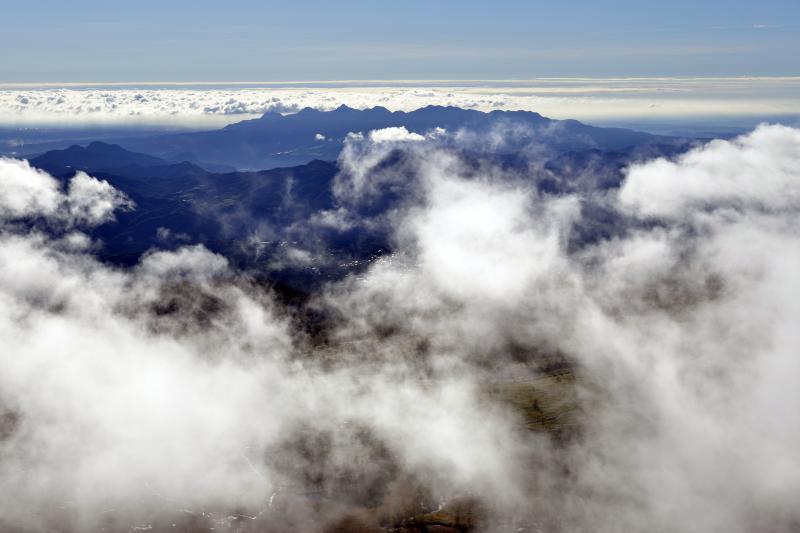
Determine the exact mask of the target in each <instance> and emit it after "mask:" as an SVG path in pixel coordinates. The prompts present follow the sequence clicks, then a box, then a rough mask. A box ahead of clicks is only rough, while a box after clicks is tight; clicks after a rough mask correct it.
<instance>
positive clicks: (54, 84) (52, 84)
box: [0, 75, 800, 89]
mask: <svg viewBox="0 0 800 533" xmlns="http://www.w3.org/2000/svg"><path fill="white" fill-rule="evenodd" d="M553 81H573V82H601V81H607V82H624V81H800V75H796V76H750V75H737V76H605V77H586V76H576V77H566V76H554V77H545V76H543V77H536V78H500V79H347V80H305V81H303V80H282V81H264V80H261V81H255V80H252V81H246V80H245V81H238V80H237V81H207V80H194V81H174V80H172V81H94V82H92V81H80V82H75V81H63V82H62V81H42V82H37V81H19V82H17V81H14V82H11V81H9V82H0V88H3V89H10V88H36V87H48V88H59V87H61V88H70V87H126V86H136V85H141V86H153V87H156V86H167V87H168V86H193V85H194V86H213V85H238V86H248V85H265V86H268V85H278V86H291V85H313V84H358V83H363V84H403V85H407V84H432V83H531V82H553Z"/></svg>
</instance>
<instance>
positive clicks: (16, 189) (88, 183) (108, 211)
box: [0, 158, 133, 226]
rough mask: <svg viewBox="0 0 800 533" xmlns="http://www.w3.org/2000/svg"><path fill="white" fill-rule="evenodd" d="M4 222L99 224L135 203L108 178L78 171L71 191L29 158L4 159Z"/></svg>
mask: <svg viewBox="0 0 800 533" xmlns="http://www.w3.org/2000/svg"><path fill="white" fill-rule="evenodd" d="M0 176H3V179H2V180H0V221H2V220H3V219H5V220H12V221H13V220H16V219H22V218H34V217H41V218H44V219H47V220H49V221H50V222H57V223H60V224H65V225H67V226H76V225H77V226H96V225H99V224H102V223H105V222H109V221H111V220H113V219H114V214H113V213H114V211H115V210H117V209H128V208H130V207H132V206H133V203H132V202H131V201H130V199H128V198H127V197H126V196H125V195H124V194H122V193H120V192H119V191H117V190H116V189H114V188H113V187H111V185H109V184H108V183H107V182H105V181H101V180H97V179H95V178H93V177H91V176H89V175H87V174H86V173H84V172H77V173H76V174H75V176H73V177H72V178H71V179H70V181H69V185H68V190H67V193H66V194H64V193H63V192H62V191H61V185H60V183H59V182H58V181H56V180H55V179H54V178H53V177H52V176H50V175H48V174H47V173H45V172H43V171H41V170H38V169H36V168H33V167H31V166H30V164H29V163H28V162H27V161H20V160H15V159H5V158H2V159H0Z"/></svg>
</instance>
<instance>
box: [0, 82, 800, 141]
mask: <svg viewBox="0 0 800 533" xmlns="http://www.w3.org/2000/svg"><path fill="white" fill-rule="evenodd" d="M797 84H798V80H797V79H796V78H736V79H724V78H719V79H714V78H708V79H700V78H674V79H665V78H654V79H647V78H640V79H597V80H586V79H583V80H581V79H575V80H563V79H561V80H558V79H540V80H531V81H522V82H460V83H453V82H441V83H438V84H437V83H431V84H427V85H426V84H421V83H420V82H413V83H411V82H405V83H397V84H395V85H388V86H387V85H382V86H375V85H374V84H362V85H360V86H359V85H358V84H349V85H348V84H338V85H336V86H333V87H314V86H302V87H291V86H287V85H286V84H275V85H273V86H269V85H266V86H262V87H259V86H257V85H256V86H247V85H241V86H234V87H228V88H220V87H213V86H211V87H210V86H207V85H201V86H198V87H179V86H178V87H171V86H166V87H153V86H148V85H146V84H145V85H144V86H142V87H140V88H127V87H113V86H111V87H99V88H98V87H72V88H64V87H30V88H24V87H7V88H0V123H3V124H8V125H30V124H55V125H62V126H63V125H70V124H72V125H80V124H87V123H88V124H112V125H113V124H123V125H126V126H128V125H130V124H140V125H141V124H144V125H148V124H149V125H160V126H165V127H170V128H174V127H190V128H198V127H221V126H223V125H225V124H229V123H232V122H236V121H239V120H242V119H246V118H253V117H256V116H259V115H261V114H263V113H267V112H277V113H284V114H287V113H296V112H298V111H300V110H301V109H304V108H306V107H311V108H314V109H319V110H323V111H330V110H333V109H336V108H337V107H339V106H340V105H342V104H345V105H348V106H350V107H353V108H356V109H364V108H371V107H375V106H383V107H386V108H388V109H390V110H392V111H411V110H414V109H418V108H421V107H424V106H427V105H444V106H457V107H461V108H464V109H476V110H480V111H493V110H528V111H537V112H539V113H542V114H543V115H545V116H549V117H552V118H561V119H566V118H574V119H579V120H587V121H593V120H594V121H597V120H621V119H639V120H641V119H647V120H653V119H658V120H664V121H672V120H674V119H675V117H684V118H686V117H689V118H691V117H752V116H754V115H761V116H777V115H796V114H798V113H800V109H798V107H797V102H796V98H794V94H795V93H796V91H797ZM732 85H733V86H734V87H735V91H732V90H731V86H732ZM18 137H19V135H18V134H17V135H15V136H13V137H9V139H7V140H6V142H7V143H9V147H13V145H18V144H19V142H20V140H19V139H18Z"/></svg>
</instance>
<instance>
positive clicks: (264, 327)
mask: <svg viewBox="0 0 800 533" xmlns="http://www.w3.org/2000/svg"><path fill="white" fill-rule="evenodd" d="M797 134H798V133H797V131H796V130H790V129H785V128H762V129H760V130H759V131H758V132H756V133H754V134H753V135H751V136H749V137H745V138H741V139H738V140H736V141H734V142H730V143H714V144H711V145H709V146H707V147H705V148H703V149H700V150H698V151H696V152H694V153H693V154H690V155H687V156H686V157H685V158H683V159H681V160H680V161H678V162H677V163H668V162H664V161H660V162H651V163H649V164H647V165H644V166H642V167H635V168H633V169H631V170H630V172H629V175H628V181H627V182H626V185H625V188H623V189H622V191H621V192H620V193H619V198H617V199H616V200H617V202H614V203H613V205H623V206H626V209H627V208H630V207H631V206H636V207H637V208H636V209H633V210H632V211H631V212H629V213H628V214H629V215H630V216H631V217H634V218H635V219H637V220H635V222H636V224H634V225H633V227H631V228H628V230H627V231H624V232H621V233H620V234H619V236H618V237H616V238H614V239H611V240H606V241H601V242H599V243H597V244H589V245H586V246H584V247H583V248H581V249H579V250H571V249H570V248H569V247H568V246H567V242H568V239H567V237H568V236H569V235H570V233H571V231H572V230H573V228H574V224H575V222H576V220H577V219H578V217H579V216H580V212H579V210H578V209H577V208H578V205H579V201H580V200H581V199H579V198H577V197H569V196H567V197H561V198H554V197H550V196H539V195H537V194H536V193H535V192H534V191H533V190H531V189H530V188H529V187H526V186H525V185H524V182H521V181H520V176H518V175H509V174H507V173H505V172H504V171H503V170H502V169H498V168H494V167H485V168H481V169H479V171H477V172H476V171H475V168H474V167H473V166H470V165H464V164H462V162H461V161H460V160H459V159H458V158H457V157H455V156H454V155H453V154H452V153H449V152H448V151H446V150H441V149H439V148H437V147H436V146H435V145H429V144H427V143H419V142H411V143H399V144H397V145H393V146H392V147H387V146H385V145H386V143H375V142H372V141H371V140H369V139H368V138H367V139H365V138H363V136H362V138H360V139H351V140H350V141H349V143H350V152H348V153H347V154H346V157H347V158H348V159H346V160H343V162H345V163H346V164H347V165H349V166H348V167H347V168H345V174H344V175H342V176H340V177H339V178H337V179H341V180H342V182H345V183H346V182H347V181H348V180H350V179H351V178H352V176H355V175H357V176H361V177H362V178H364V180H366V182H368V183H372V181H371V179H372V176H371V174H372V173H373V172H375V166H376V161H379V160H380V157H381V156H382V155H385V154H386V150H387V149H391V148H398V146H399V147H400V148H402V149H403V150H405V152H404V154H403V155H404V158H405V161H406V163H405V165H406V166H404V167H403V169H402V170H403V171H404V172H406V171H412V170H413V172H411V173H407V174H406V175H405V176H406V180H405V182H403V183H404V184H405V186H407V187H409V190H408V191H407V192H408V194H407V195H406V196H405V198H406V199H407V202H406V204H404V205H403V206H402V207H401V208H398V210H397V212H396V213H395V214H394V219H393V221H394V222H395V224H394V226H393V227H394V228H395V230H396V231H395V235H394V239H395V241H394V243H395V245H396V248H395V253H394V254H393V255H392V256H391V257H386V258H383V259H382V260H380V261H377V262H375V263H374V264H373V265H371V266H370V267H369V268H368V269H367V270H366V271H365V272H362V273H360V274H359V275H357V276H353V277H350V278H348V279H346V280H343V281H341V282H338V283H334V284H331V285H329V286H327V287H326V288H325V291H324V294H323V296H321V297H320V298H319V299H318V300H316V301H315V302H314V304H315V309H318V310H322V311H323V312H324V313H325V314H326V316H330V317H332V319H331V320H332V321H331V323H330V324H331V330H330V331H327V332H326V337H325V342H324V343H317V342H311V340H309V339H308V338H307V337H305V336H304V333H303V331H296V330H295V329H294V328H293V327H292V322H291V319H290V318H287V317H285V316H284V315H283V313H282V312H281V310H280V309H281V308H280V307H279V306H277V305H276V304H275V303H274V302H273V301H272V299H271V298H270V296H269V294H268V293H267V292H264V291H262V290H260V289H259V288H258V285H257V284H256V283H254V280H252V279H250V278H248V277H247V276H239V275H237V274H235V273H234V272H232V271H231V270H230V268H229V267H228V265H227V262H226V261H225V260H224V259H223V258H221V257H218V256H215V255H214V254H212V253H210V252H209V251H208V250H205V249H204V248H202V247H189V248H183V249H180V250H178V251H176V252H163V251H154V252H151V253H150V254H148V255H147V256H146V257H145V258H144V259H143V261H142V263H141V264H140V265H139V266H138V267H136V268H134V269H129V270H121V269H113V268H109V267H107V266H104V265H102V264H100V263H98V262H97V261H96V260H94V259H93V258H92V257H91V256H90V255H89V254H88V253H87V249H86V248H85V247H84V245H85V242H83V244H81V241H82V239H80V238H76V237H75V236H74V235H73V236H72V237H69V240H70V241H74V242H75V244H76V246H73V247H71V246H69V245H66V244H65V243H64V242H63V239H56V240H53V239H51V238H48V237H46V236H44V235H43V234H41V233H38V232H29V231H27V230H25V229H23V228H20V227H16V226H12V225H8V226H5V227H3V228H2V229H0V366H2V369H3V372H0V409H2V410H5V411H7V412H9V413H12V414H13V415H14V416H4V417H3V418H2V420H3V422H2V427H0V430H1V431H0V434H2V437H0V439H1V440H0V442H1V443H2V454H0V493H2V494H3V495H4V498H3V499H2V500H0V519H1V520H2V522H3V526H4V527H6V526H8V527H11V528H15V529H22V528H28V529H51V528H56V527H58V528H61V529H63V530H75V531H85V530H89V529H100V528H102V527H106V528H107V529H115V528H116V529H122V530H127V529H130V528H132V527H133V526H134V525H138V526H140V527H148V526H149V525H154V524H157V523H158V522H157V520H158V519H159V518H161V517H163V516H165V515H166V516H168V517H169V519H170V520H174V521H179V522H180V521H181V520H184V521H183V522H181V524H185V523H186V522H185V520H188V519H187V518H186V517H187V516H189V519H190V520H198V521H202V520H212V519H214V520H216V522H213V525H212V522H208V524H209V527H215V528H219V529H221V530H222V529H227V528H229V529H235V528H237V527H238V526H239V523H238V522H226V519H225V517H226V516H228V515H229V513H231V512H234V511H235V512H237V513H240V512H241V513H245V512H246V513H252V514H251V515H250V516H256V517H257V518H256V519H255V520H256V521H255V522H254V525H256V526H258V525H261V524H266V525H268V526H276V527H278V526H282V525H284V522H282V520H285V521H287V522H285V523H286V524H287V527H286V528H285V529H292V528H294V529H295V530H312V529H315V528H319V529H321V528H323V527H325V526H327V525H330V522H328V521H329V520H337V519H339V518H341V517H342V514H343V513H344V512H345V511H343V510H342V509H343V508H345V509H346V508H348V506H349V508H354V507H355V508H358V512H357V513H355V514H354V515H353V516H356V517H364V516H367V515H369V513H371V512H374V513H378V515H376V516H378V517H379V518H376V519H375V520H376V521H375V523H378V524H380V523H391V522H390V520H394V519H396V517H397V516H401V517H406V516H409V513H410V512H411V511H409V509H418V508H419V506H420V505H421V504H420V499H424V495H425V494H429V495H430V499H431V500H432V501H438V500H439V499H442V500H445V501H451V500H452V499H457V498H459V497H460V496H464V495H467V496H468V497H470V498H474V499H476V500H479V501H480V502H481V503H482V504H483V509H484V510H485V512H486V514H487V517H488V518H487V520H488V521H487V524H488V525H487V527H491V526H493V525H496V524H501V525H503V526H505V525H509V527H511V528H514V529H518V528H527V529H530V530H533V529H536V528H540V529H542V530H548V529H550V530H565V531H593V532H606V531H646V530H649V529H652V528H653V527H658V526H660V525H663V524H667V526H666V527H668V528H669V529H670V530H671V531H677V532H690V531H691V532H694V531H730V532H732V533H739V532H741V533H744V532H747V531H754V530H759V531H761V530H771V531H789V530H791V528H792V527H793V526H794V524H796V523H797V522H798V520H800V515H799V514H798V509H797V505H796V494H797V493H798V491H800V459H798V456H797V453H796V450H797V444H798V442H800V424H798V422H797V417H796V416H795V414H796V412H797V409H798V408H800V393H799V392H798V388H797V387H796V383H795V381H796V376H797V375H798V372H800V365H799V363H798V358H797V357H796V352H797V346H798V345H800V333H798V329H797V327H796V321H797V316H798V315H799V314H800V284H798V281H797V272H798V270H799V269H800V237H798V235H800V231H798V229H799V228H798V221H797V217H796V210H794V209H787V208H788V207H792V206H793V205H794V203H793V202H794V200H791V194H793V193H791V194H788V197H789V198H790V200H787V199H786V198H787V194H786V189H785V187H787V186H789V185H787V184H791V183H793V182H794V181H796V179H797V164H798V162H800V154H798V152H797V150H796V147H797V143H798V141H797ZM389 144H391V143H389ZM0 168H6V169H8V170H9V176H10V177H9V178H8V180H9V182H13V183H16V185H15V187H16V189H14V191H15V192H13V194H12V193H8V194H6V196H5V197H4V198H6V197H7V198H12V197H13V198H15V200H14V201H13V202H12V201H10V200H9V201H6V203H5V204H3V205H6V204H7V205H13V206H14V207H13V208H12V207H6V209H7V210H10V209H14V210H16V211H15V212H17V213H24V214H25V216H30V215H32V214H36V213H40V214H41V213H47V212H52V210H53V209H55V210H56V211H58V209H59V208H58V207H56V208H51V207H48V206H49V204H48V203H47V202H44V203H42V204H41V205H39V204H36V203H31V202H32V201H31V200H30V196H31V195H30V193H29V192H30V191H29V189H28V188H27V187H28V186H27V185H24V184H23V185H20V180H19V179H18V178H19V176H17V177H14V176H12V175H11V173H14V172H20V171H22V172H23V173H25V175H27V174H28V173H34V172H35V171H32V170H30V169H25V167H24V166H20V165H19V164H17V163H13V162H12V163H7V164H6V166H5V167H0ZM759 168H760V169H762V171H761V172H757V169H759ZM656 173H657V174H656ZM645 176H649V178H647V179H648V180H653V181H652V182H650V181H644V180H645ZM749 176H758V177H759V179H760V180H761V181H762V182H764V183H766V184H767V191H762V190H758V189H757V188H754V187H751V186H750V184H749V183H746V180H747V179H748V177H749ZM46 178H47V176H43V175H39V176H38V178H34V179H39V182H36V183H38V185H35V187H38V188H37V189H36V190H39V189H41V190H47V188H48V186H47V185H46V184H47V183H49V182H48V181H47V179H46ZM3 179H4V177H3V174H2V173H0V183H1V182H2V181H3ZM374 179H375V180H378V181H380V180H381V179H383V178H382V177H380V176H377V177H375V178H374ZM387 179H388V178H387ZM382 183H389V184H391V185H396V184H398V183H400V182H399V181H391V180H390V181H388V182H382ZM632 183H633V184H637V185H636V187H635V188H633V189H631V188H628V187H631V186H632V185H630V184H632ZM663 183H667V184H671V185H672V186H671V187H667V188H666V189H663V188H662V187H663V185H662V184H663ZM42 184H45V185H42ZM362 185H363V184H362ZM20 187H21V188H22V191H23V192H22V193H20V192H19V190H18V189H19V188H20ZM651 187H652V188H651ZM90 189H91V188H90ZM100 189H102V187H100ZM0 190H2V189H0ZM92 190H94V189H92ZM343 190H344V191H345V193H352V192H353V191H352V188H348V187H345V188H344V189H343ZM655 191H662V192H655ZM56 192H57V195H58V194H60V195H62V196H66V195H64V194H63V193H61V192H59V190H58V189H56ZM106 192H107V191H106ZM104 194H105V193H104ZM658 194H661V195H663V197H664V199H665V200H666V201H667V203H665V204H664V205H666V206H668V207H667V208H663V207H662V206H661V204H658V203H656V202H655V201H654V199H655V198H656V196H657V195H658ZM100 196H103V195H100ZM57 197H58V196H57ZM81 197H83V196H81ZM88 197H90V198H94V197H95V194H94V193H93V194H90V195H88ZM20 198H22V200H19V199H20ZM342 198H344V199H346V200H348V201H350V202H356V203H358V202H369V201H371V196H370V195H368V194H366V195H365V194H360V195H359V194H345V196H343V197H342ZM62 200H63V198H61V197H58V201H57V202H56V203H58V202H60V201H62ZM732 201H733V202H735V203H736V208H737V209H736V210H728V209H722V207H726V206H728V205H729V204H730V203H731V202H732ZM78 205H83V206H84V207H85V208H86V209H87V210H88V211H89V212H90V213H91V212H92V210H93V206H94V205H95V203H94V202H93V201H92V202H87V203H84V204H79V203H76V204H75V206H76V207H75V209H78V207H77V206H78ZM20 206H22V207H20ZM696 206H702V207H703V213H702V216H696V217H694V216H681V215H682V214H686V213H688V212H690V211H692V210H694V209H695V207H696ZM653 215H657V216H661V217H664V220H662V221H661V223H660V224H657V225H653V224H648V223H647V222H649V221H650V220H649V217H651V216H653ZM73 216H75V217H78V216H77V215H76V214H74V215H73ZM330 217H331V219H332V220H333V222H334V223H336V221H337V220H340V219H344V220H347V212H334V213H332V214H330ZM78 218H79V217H78ZM84 218H85V219H92V220H95V219H97V217H95V216H90V215H87V216H85V217H84ZM64 239H66V238H64ZM303 252H304V250H300V251H299V253H297V254H295V257H296V258H300V259H301V260H303V258H306V257H307V255H306V254H304V253H303ZM292 253H294V252H292ZM559 354H561V355H562V356H563V357H565V358H566V361H567V363H568V364H570V365H573V366H574V368H575V371H576V374H575V375H576V379H575V382H574V385H575V387H576V389H577V390H576V391H575V396H576V398H577V399H578V400H576V401H579V402H580V406H581V408H580V409H579V410H578V411H579V412H577V413H576V412H574V411H573V412H572V415H573V416H575V417H576V419H577V421H579V422H580V426H579V429H578V430H577V431H578V432H579V433H578V434H577V435H572V436H571V435H570V434H568V433H565V434H562V435H561V439H560V440H557V441H551V440H549V439H548V438H547V437H546V436H544V435H542V434H538V433H535V432H528V431H524V430H522V429H520V427H521V425H522V423H521V421H520V420H519V419H518V418H516V415H515V414H514V413H513V412H510V411H509V410H508V409H507V408H505V409H504V408H502V407H501V405H498V404H497V403H495V402H493V401H492V398H491V397H489V396H488V395H487V392H486V391H487V389H486V386H487V385H490V386H495V385H509V384H510V385H513V386H532V387H535V386H538V385H536V384H538V383H540V381H537V380H540V378H541V377H542V376H541V374H540V373H539V370H538V369H537V368H538V367H537V364H538V363H539V362H540V361H541V359H540V358H541V357H542V356H543V355H546V356H549V357H557V356H558V355H559ZM570 383H572V382H570ZM545 392H546V391H545ZM565 401H566V400H565ZM535 405H536V404H534V406H529V408H533V409H535ZM15 417H16V418H15ZM420 485H421V488H420ZM417 489H418V490H417ZM359 491H360V492H359ZM365 494H366V495H367V496H374V495H375V494H377V496H375V497H377V498H378V499H379V500H380V503H381V504H385V506H383V507H381V506H377V507H376V506H375V505H372V504H367V503H365V502H367V501H368V500H369V499H368V497H367V496H365ZM381 498H382V499H381ZM386 508H388V510H386ZM433 509H435V507H433ZM433 509H431V510H433ZM184 510H186V511H189V512H190V513H197V514H195V515H188V514H187V513H185V512H184ZM382 510H383V511H382ZM384 511H385V513H386V514H385V515H380V514H379V513H381V512H384ZM201 512H202V513H208V515H200V513H201ZM170 513H171V514H170ZM209 517H211V518H209ZM163 523H171V522H163ZM248 523H249V522H248ZM154 527H155V526H154Z"/></svg>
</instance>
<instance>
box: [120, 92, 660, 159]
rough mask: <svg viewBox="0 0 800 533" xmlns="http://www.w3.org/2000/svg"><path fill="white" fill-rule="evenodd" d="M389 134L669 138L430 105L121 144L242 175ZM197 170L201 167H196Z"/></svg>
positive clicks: (540, 141)
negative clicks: (357, 137)
mask: <svg viewBox="0 0 800 533" xmlns="http://www.w3.org/2000/svg"><path fill="white" fill-rule="evenodd" d="M388 127H405V128H406V129H408V130H409V131H412V132H416V133H420V134H424V133H426V132H428V131H430V130H433V129H435V128H444V129H446V130H448V131H450V132H456V131H458V130H462V129H463V130H470V131H472V132H474V133H476V134H479V135H480V134H485V133H487V132H490V131H491V130H492V129H494V128H505V129H509V130H513V131H514V136H513V137H514V139H515V142H516V144H515V145H514V146H513V147H511V148H509V152H513V151H515V150H518V149H519V148H520V146H523V145H524V144H525V143H528V144H530V143H535V144H536V145H537V146H540V147H544V148H547V149H548V150H551V151H552V152H554V153H561V152H567V151H576V150H587V149H601V150H621V149H625V148H629V147H631V146H637V145H641V144H650V143H668V142H670V140H671V139H672V138H670V137H663V136H657V135H652V134H649V133H643V132H638V131H633V130H627V129H622V128H599V127H594V126H589V125H586V124H583V123H581V122H578V121H576V120H553V119H549V118H546V117H543V116H542V115H540V114H539V113H535V112H532V111H491V112H488V113H485V112H482V111H477V110H474V109H461V108H458V107H443V106H427V107H423V108H421V109H417V110H415V111H410V112H404V111H389V110H388V109H386V108H385V107H373V108H370V109H363V110H358V109H353V108H350V107H347V106H344V105H342V106H340V107H338V108H337V109H335V110H332V111H319V110H316V109H312V108H305V109H303V110H301V111H299V112H298V113H295V114H291V115H281V114H279V113H274V112H272V113H265V114H264V115H263V116H262V117H261V118H258V119H252V120H245V121H242V122H238V123H236V124H231V125H229V126H226V127H224V128H222V129H219V130H213V131H203V132H193V133H175V134H165V135H157V136H151V137H137V138H130V139H119V140H117V141H115V142H117V143H118V144H120V145H122V146H124V147H125V148H127V149H129V150H133V151H136V152H143V153H147V154H152V155H154V156H157V157H159V158H162V159H164V160H167V161H180V160H188V161H200V160H202V161H204V162H210V163H213V164H216V165H229V166H233V167H236V168H240V169H263V168H274V167H280V166H295V165H301V164H304V163H308V162H309V161H311V160H314V159H322V160H327V161H333V160H335V159H336V158H337V156H338V155H339V152H340V151H341V149H342V146H343V143H344V140H345V137H346V136H347V134H348V133H350V132H363V133H367V132H368V131H370V130H376V129H383V128H388ZM200 165H201V166H203V165H202V163H200Z"/></svg>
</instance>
